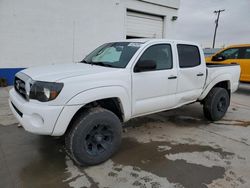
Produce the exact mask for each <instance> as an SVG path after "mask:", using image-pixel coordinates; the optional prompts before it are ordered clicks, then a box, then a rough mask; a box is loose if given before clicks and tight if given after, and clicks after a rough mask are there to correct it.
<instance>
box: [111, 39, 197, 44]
mask: <svg viewBox="0 0 250 188" xmlns="http://www.w3.org/2000/svg"><path fill="white" fill-rule="evenodd" d="M112 42H141V43H151V42H170V43H171V42H175V43H184V44H193V45H199V44H198V43H195V42H191V41H184V40H175V39H151V38H140V39H126V40H121V41H112Z"/></svg>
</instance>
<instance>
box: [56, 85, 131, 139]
mask: <svg viewBox="0 0 250 188" xmlns="http://www.w3.org/2000/svg"><path fill="white" fill-rule="evenodd" d="M107 98H118V99H119V102H120V108H121V111H122V113H123V116H124V117H123V118H124V119H123V120H124V121H127V120H129V119H130V117H131V100H130V97H129V95H128V92H127V90H126V89H125V88H124V87H121V86H105V87H98V88H91V89H88V90H85V91H82V92H80V93H78V94H76V95H75V96H73V97H72V98H71V99H70V100H68V102H67V103H66V105H65V106H64V108H63V110H62V111H61V113H60V115H59V117H58V119H57V121H56V123H55V126H54V129H53V132H52V135H53V136H61V135H63V134H64V133H65V131H66V130H67V128H68V126H69V123H70V121H71V120H72V118H73V117H74V115H75V114H76V113H77V112H78V110H80V109H81V108H82V107H83V106H85V105H86V104H88V103H91V102H93V101H96V100H101V99H107Z"/></svg>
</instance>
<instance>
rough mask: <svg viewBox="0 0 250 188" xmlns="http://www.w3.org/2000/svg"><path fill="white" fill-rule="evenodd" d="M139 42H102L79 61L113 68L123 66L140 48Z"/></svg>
mask: <svg viewBox="0 0 250 188" xmlns="http://www.w3.org/2000/svg"><path fill="white" fill-rule="evenodd" d="M141 44H142V43H139V42H114V43H107V44H103V45H102V46H100V47H98V48H97V49H95V50H94V51H93V52H91V53H90V54H89V55H87V56H86V57H85V58H84V59H83V60H82V61H81V63H88V64H93V65H100V66H106V67H114V68H125V67H126V66H127V64H128V62H129V61H130V59H131V58H132V57H133V55H134V54H135V52H136V51H137V50H138V49H139V48H140V45H141Z"/></svg>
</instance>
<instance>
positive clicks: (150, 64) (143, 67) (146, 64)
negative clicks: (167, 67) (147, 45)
mask: <svg viewBox="0 0 250 188" xmlns="http://www.w3.org/2000/svg"><path fill="white" fill-rule="evenodd" d="M155 69H156V62H155V61H154V60H139V61H138V62H137V64H136V65H135V69H134V72H144V71H151V70H155Z"/></svg>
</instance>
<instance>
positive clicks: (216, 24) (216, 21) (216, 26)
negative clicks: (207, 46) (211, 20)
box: [213, 9, 225, 48]
mask: <svg viewBox="0 0 250 188" xmlns="http://www.w3.org/2000/svg"><path fill="white" fill-rule="evenodd" d="M223 11H225V9H223V10H215V11H214V13H215V14H217V19H216V20H215V30H214V40H213V48H214V45H215V38H216V33H217V28H218V25H219V19H220V13H221V12H223Z"/></svg>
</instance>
